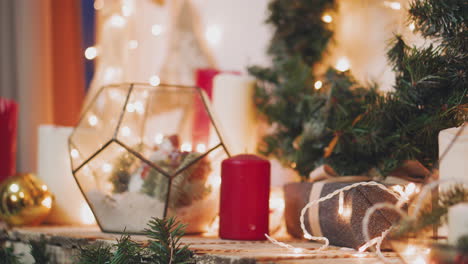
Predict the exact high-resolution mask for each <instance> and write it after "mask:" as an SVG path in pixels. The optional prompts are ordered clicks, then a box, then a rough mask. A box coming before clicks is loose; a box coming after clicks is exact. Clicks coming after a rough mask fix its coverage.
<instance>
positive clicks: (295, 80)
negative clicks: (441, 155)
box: [249, 0, 468, 178]
mask: <svg viewBox="0 0 468 264" xmlns="http://www.w3.org/2000/svg"><path fill="white" fill-rule="evenodd" d="M335 6H336V5H335V2H334V1H332V0H303V1H300V0H298V1H289V0H273V1H272V2H271V3H270V16H269V18H268V20H267V22H268V23H270V24H272V25H273V26H274V35H273V38H272V41H271V45H270V48H269V50H268V52H269V55H271V57H272V60H273V66H272V67H270V68H262V67H258V66H254V67H250V68H249V72H250V73H251V74H252V75H253V76H255V77H256V78H257V80H258V82H257V83H258V84H257V89H256V104H257V106H258V109H259V110H260V112H262V113H263V114H264V115H265V117H266V118H267V121H268V122H269V123H270V124H271V125H273V127H274V128H275V130H274V132H273V133H271V134H269V135H267V136H266V137H265V138H264V140H263V144H262V145H261V146H260V152H261V153H263V154H265V155H272V156H275V157H276V158H278V159H279V160H280V161H282V162H283V163H284V164H286V165H288V166H291V167H293V168H294V169H296V170H297V171H298V172H299V174H300V175H301V176H303V177H304V178H307V176H308V174H309V173H310V172H311V171H312V170H313V169H314V168H316V167H317V166H319V165H321V164H329V165H330V166H332V167H333V168H334V169H335V171H337V172H338V173H339V174H341V175H362V174H365V175H370V176H385V175H388V174H389V173H390V172H392V171H393V170H395V169H396V168H398V167H400V166H402V165H403V164H404V163H405V162H406V161H408V160H417V161H419V162H420V163H421V164H423V165H424V166H426V167H428V168H431V167H433V166H434V165H435V162H436V161H437V159H438V146H437V135H438V132H439V131H440V130H442V129H445V128H449V127H455V126H460V125H461V124H462V123H463V122H464V121H466V120H467V109H468V99H467V96H466V94H467V85H466V83H467V82H466V81H467V80H466V78H467V76H466V75H467V74H466V66H467V61H468V60H467V58H466V47H467V46H468V43H467V40H468V37H467V36H468V35H467V33H466V32H467V31H466V21H467V19H466V18H467V14H468V12H467V5H466V3H464V1H462V0H450V1H438V0H414V1H413V2H412V3H411V9H410V11H409V14H410V19H411V20H412V21H414V23H415V26H416V31H418V32H421V34H422V35H423V36H424V37H427V38H428V39H430V40H432V41H434V43H436V44H434V45H429V46H428V47H423V48H417V47H409V46H408V45H407V44H406V43H405V41H404V40H403V39H402V37H401V36H396V38H395V41H394V42H392V44H391V47H390V49H389V51H388V58H389V61H390V62H391V63H392V65H393V69H394V70H395V72H396V76H397V77H396V84H395V91H394V92H390V93H387V94H385V95H381V94H379V93H378V92H377V91H376V87H375V86H372V87H370V88H367V89H364V88H363V87H361V86H359V85H358V84H357V83H356V82H355V81H354V80H353V78H352V77H351V76H350V74H349V72H345V73H340V72H337V71H336V70H333V69H330V70H329V71H328V72H327V74H326V75H325V76H323V77H321V78H320V79H322V81H323V87H322V88H321V89H320V90H315V89H314V88H313V83H314V81H316V80H318V79H319V78H316V77H315V76H314V75H313V73H312V68H313V66H314V65H316V64H317V63H319V61H320V58H321V54H323V52H324V51H325V48H326V44H327V43H328V42H329V41H330V39H331V37H332V32H331V31H330V29H329V28H328V26H329V25H328V24H326V23H324V22H322V21H321V17H322V15H323V14H324V13H325V12H328V11H330V10H332V9H333V8H334V7H335Z"/></svg>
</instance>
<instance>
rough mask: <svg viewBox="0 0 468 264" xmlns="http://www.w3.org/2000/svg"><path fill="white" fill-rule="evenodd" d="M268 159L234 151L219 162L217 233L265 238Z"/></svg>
mask: <svg viewBox="0 0 468 264" xmlns="http://www.w3.org/2000/svg"><path fill="white" fill-rule="evenodd" d="M269 196H270V162H269V161H267V160H264V159H262V158H260V157H257V156H255V155H237V156H234V157H232V158H229V159H226V160H224V161H223V162H222V164H221V202H220V210H219V236H220V237H221V238H224V239H236V240H265V239H266V238H265V234H268V215H269Z"/></svg>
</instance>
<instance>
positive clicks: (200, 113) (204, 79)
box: [192, 69, 220, 146]
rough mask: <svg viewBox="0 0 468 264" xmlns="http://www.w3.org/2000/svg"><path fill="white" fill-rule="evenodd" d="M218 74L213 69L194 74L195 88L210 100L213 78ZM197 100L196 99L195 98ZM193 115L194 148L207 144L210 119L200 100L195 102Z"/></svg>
mask: <svg viewBox="0 0 468 264" xmlns="http://www.w3.org/2000/svg"><path fill="white" fill-rule="evenodd" d="M219 73H220V72H219V71H218V70H215V69H198V70H197V71H196V73H195V79H196V82H197V86H198V87H200V88H201V89H202V90H203V91H205V92H206V95H208V98H209V99H210V100H211V96H212V93H213V78H214V77H215V76H216V75H217V74H219ZM196 98H198V97H196ZM194 109H195V114H194V120H193V125H194V128H193V139H192V140H193V142H192V144H193V145H194V146H196V145H198V144H204V145H205V146H206V145H207V144H208V137H209V133H210V117H209V115H208V114H207V113H206V111H205V106H204V105H203V102H202V101H200V100H196V101H195V106H194Z"/></svg>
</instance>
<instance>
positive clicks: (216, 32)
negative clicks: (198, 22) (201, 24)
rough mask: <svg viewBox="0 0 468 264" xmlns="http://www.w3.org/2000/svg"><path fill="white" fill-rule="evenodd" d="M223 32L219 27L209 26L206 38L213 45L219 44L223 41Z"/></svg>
mask: <svg viewBox="0 0 468 264" xmlns="http://www.w3.org/2000/svg"><path fill="white" fill-rule="evenodd" d="M221 35H222V31H221V28H220V27H219V26H218V25H211V26H208V28H207V29H206V32H205V37H206V39H207V40H208V42H209V43H210V44H212V45H215V44H218V43H219V41H220V40H221Z"/></svg>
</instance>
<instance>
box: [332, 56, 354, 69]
mask: <svg viewBox="0 0 468 264" xmlns="http://www.w3.org/2000/svg"><path fill="white" fill-rule="evenodd" d="M335 68H336V69H337V70H339V71H341V72H345V71H348V70H349V69H350V68H351V63H350V62H349V59H348V58H346V57H341V58H339V59H338V61H337V62H336V66H335Z"/></svg>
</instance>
